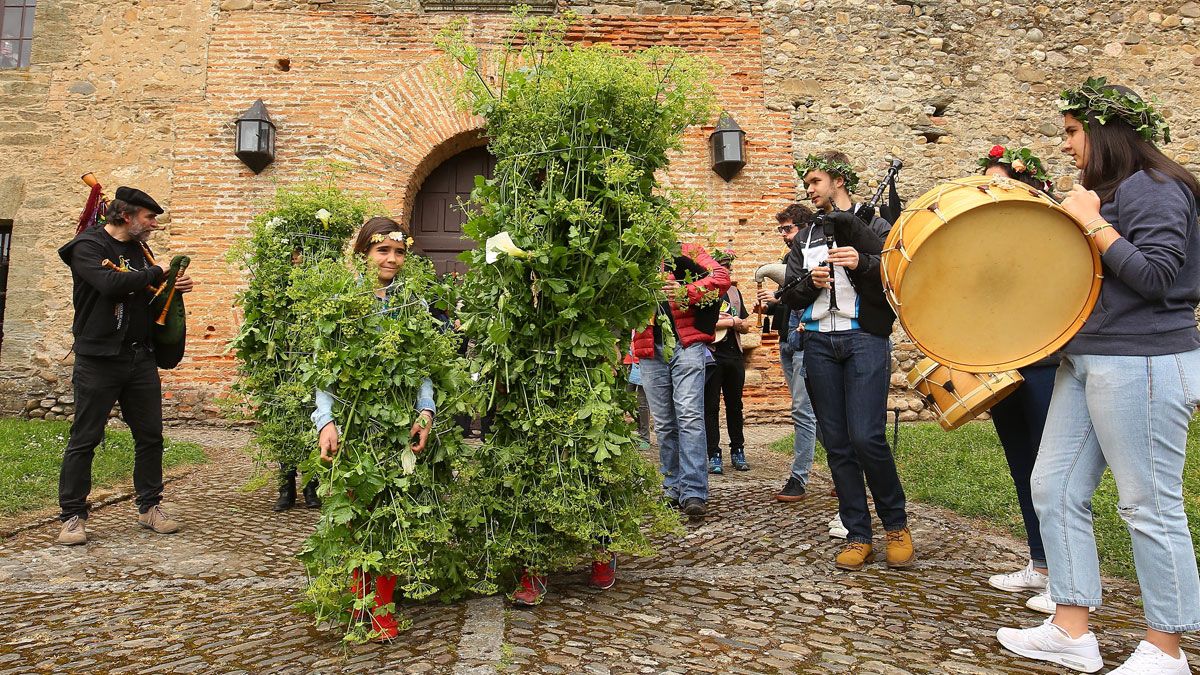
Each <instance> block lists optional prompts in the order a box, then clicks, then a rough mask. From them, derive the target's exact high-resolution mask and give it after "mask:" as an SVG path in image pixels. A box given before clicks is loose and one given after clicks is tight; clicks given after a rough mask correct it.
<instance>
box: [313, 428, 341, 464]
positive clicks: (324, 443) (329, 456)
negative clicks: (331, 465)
mask: <svg viewBox="0 0 1200 675" xmlns="http://www.w3.org/2000/svg"><path fill="white" fill-rule="evenodd" d="M317 445H318V446H319V447H320V448H321V461H323V462H332V461H333V458H334V457H337V452H338V431H337V425H336V424H334V423H333V422H329V423H328V424H326V425H325V426H323V427H321V433H320V436H319V437H318V439H317Z"/></svg>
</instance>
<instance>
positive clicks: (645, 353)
mask: <svg viewBox="0 0 1200 675" xmlns="http://www.w3.org/2000/svg"><path fill="white" fill-rule="evenodd" d="M683 255H684V256H686V257H688V258H691V260H692V261H694V262H695V263H696V264H698V265H699V266H700V267H703V268H704V269H706V270H708V275H707V276H705V277H703V278H701V279H697V280H696V281H693V282H692V283H690V284H688V285H687V286H685V288H686V289H687V298H688V302H687V304H686V305H684V306H682V307H681V306H679V305H677V304H676V303H675V301H674V300H671V315H672V317H673V318H674V319H675V328H676V330H678V332H679V341H680V342H681V343H682V345H681V346H682V347H690V346H692V345H694V344H696V343H697V342H706V343H707V342H712V339H713V336H712V333H706V332H704V331H703V330H700V329H699V328H697V327H696V308H695V307H693V306H692V303H695V302H698V301H699V300H700V299H701V298H702V297H703V296H704V294H705V293H706V292H709V291H713V292H715V293H716V294H717V296H718V297H719V296H721V295H723V294H724V293H725V291H728V290H729V270H727V269H725V268H724V267H722V266H721V265H720V264H718V263H717V261H715V260H713V259H712V256H710V255H709V254H708V251H706V250H704V247H703V246H700V245H698V244H684V245H683ZM671 278H672V279H674V278H675V276H674V275H673V274H672V275H671ZM710 296H711V293H710ZM657 311H658V310H655V313H656V314H657ZM633 355H634V356H636V357H637V358H639V359H646V358H654V317H651V320H650V325H648V326H646V327H645V328H643V329H642V330H641V332H639V333H638V334H637V335H634V336H633Z"/></svg>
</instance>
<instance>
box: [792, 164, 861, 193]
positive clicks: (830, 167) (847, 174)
mask: <svg viewBox="0 0 1200 675" xmlns="http://www.w3.org/2000/svg"><path fill="white" fill-rule="evenodd" d="M810 171H824V172H825V173H827V174H829V175H830V176H840V177H841V179H842V180H844V181H846V192H854V189H855V188H857V187H858V174H856V173H854V169H853V168H852V167H851V166H850V165H849V164H847V163H845V162H835V161H833V160H830V159H827V158H825V157H821V156H819V155H809V156H808V157H805V158H804V160H803V161H801V162H798V163H797V164H796V173H797V174H799V175H800V180H801V181H803V180H804V177H805V176H806V175H808V173H809V172H810Z"/></svg>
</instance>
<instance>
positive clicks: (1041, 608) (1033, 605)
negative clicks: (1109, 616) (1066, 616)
mask: <svg viewBox="0 0 1200 675" xmlns="http://www.w3.org/2000/svg"><path fill="white" fill-rule="evenodd" d="M1025 606H1026V607H1028V608H1029V609H1032V610H1033V611H1035V612H1041V613H1042V614H1053V613H1054V610H1055V609H1056V608H1057V607H1058V605H1055V604H1054V601H1053V600H1051V599H1050V589H1046V590H1044V591H1042V592H1041V593H1038V594H1037V595H1035V596H1033V597H1032V598H1030V599H1028V600H1026V601H1025ZM1088 611H1089V612H1094V611H1096V608H1095V607H1088Z"/></svg>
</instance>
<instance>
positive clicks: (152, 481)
mask: <svg viewBox="0 0 1200 675" xmlns="http://www.w3.org/2000/svg"><path fill="white" fill-rule="evenodd" d="M72 383H73V384H74V386H75V421H74V422H73V423H72V424H71V439H70V440H69V441H68V442H67V449H66V452H65V453H63V463H62V470H61V471H60V472H59V474H58V505H59V507H60V508H61V509H62V514H61V515H60V516H59V518H60V519H61V520H63V521H66V520H69V519H70V518H71V517H72V516H79V517H80V518H85V519H86V518H87V512H88V507H87V498H88V494H89V493H90V492H91V491H92V458H93V457H95V455H96V446H97V445H99V444H100V442H101V441H103V440H104V427H105V424H106V423H107V422H108V414H109V413H110V412H112V408H113V404H114V403H117V402H120V404H121V415H122V417H123V418H124V419H125V423H126V424H128V425H129V430H130V431H131V432H133V453H134V454H133V488H134V490H135V492H136V493H137V506H138V511H139V512H141V513H145V512H147V511H149V510H150V509H151V507H153V506H156V505H157V504H158V503H159V502H161V501H162V491H163V481H162V458H163V433H162V431H163V424H162V382H161V381H160V380H159V379H158V365H157V364H156V363H155V362H154V354H152V353H151V352H150V351H148V350H147V349H145V348H144V347H140V346H138V347H133V348H129V347H126V348H124V349H122V351H121V353H120V354H118V355H117V356H84V355H82V354H78V355H76V356H75V369H74V372H73V374H72Z"/></svg>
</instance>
